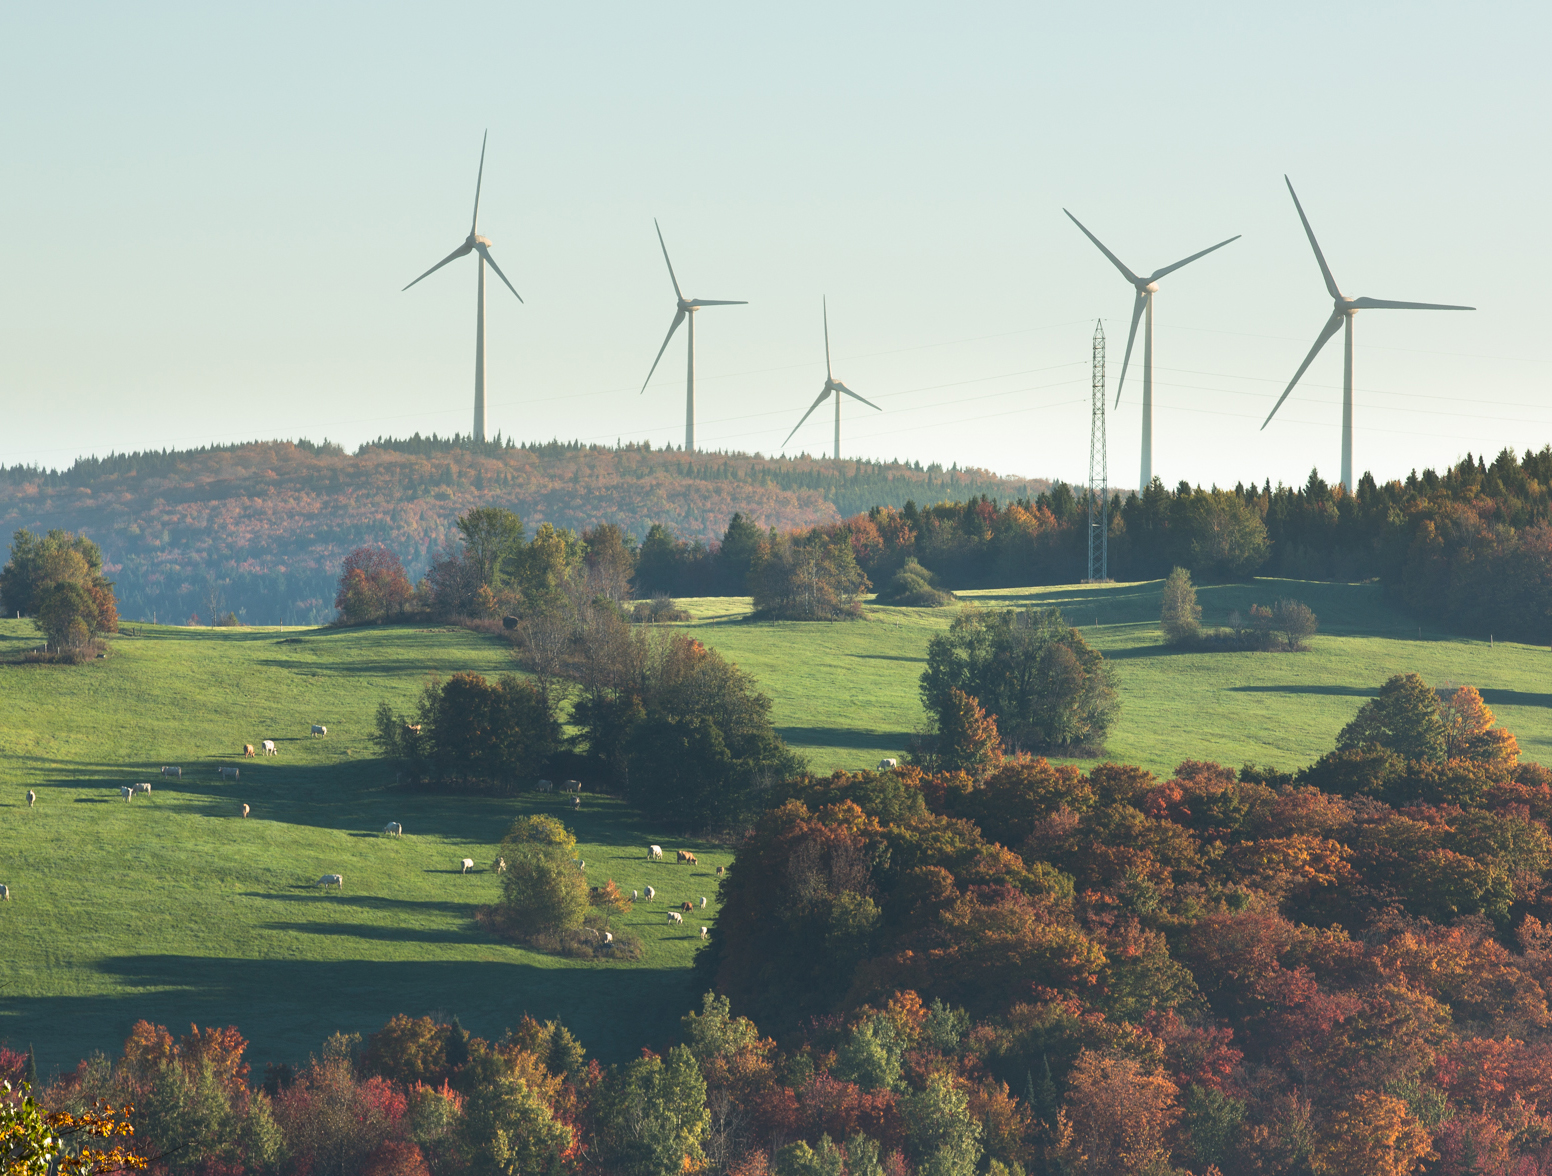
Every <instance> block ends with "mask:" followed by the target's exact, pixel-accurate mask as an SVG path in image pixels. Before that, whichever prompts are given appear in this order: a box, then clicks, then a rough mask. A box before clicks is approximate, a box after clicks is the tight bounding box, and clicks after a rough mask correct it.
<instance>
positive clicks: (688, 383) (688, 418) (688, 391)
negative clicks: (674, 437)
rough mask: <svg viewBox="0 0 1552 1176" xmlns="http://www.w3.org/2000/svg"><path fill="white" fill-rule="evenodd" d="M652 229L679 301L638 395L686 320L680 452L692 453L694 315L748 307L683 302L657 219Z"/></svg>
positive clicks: (735, 302) (711, 300)
mask: <svg viewBox="0 0 1552 1176" xmlns="http://www.w3.org/2000/svg"><path fill="white" fill-rule="evenodd" d="M652 227H653V228H655V229H657V243H658V244H659V245H661V246H662V248H663V260H664V261H667V262H668V280H669V281H671V282H672V283H673V284H674V297H675V298H677V299H678V300H679V305H678V306H677V307H676V308H675V309H674V321H673V322H671V323H670V324H669V325H668V334H667V335H666V336H664V338H663V345H662V346H661V347H659V348H658V349H657V359H654V360H653V361H652V371H649V372H648V373H647V378H646V379H645V380H643V381H642V382H641V391H642V392H645V391H646V390H647V385H648V384H650V383H651V382H652V372H655V371H657V365H658V360H660V359H662V358H663V352H665V351H667V350H668V341H669V340H670V339H672V338H673V337H674V332H675V331H677V330H678V329H679V324H680V323H682V322H684V320H685V319H689V320H690V362H689V367H688V369H687V370H686V373H685V378H684V451H685V452H686V453H693V452H694V451H695V312H696V311H697V310H699V309H700V308H701V307H703V306H748V305H749V303H748V302H745V301H743V300H741V299H735V300H733V301H729V300H727V299H721V298H686V297H685V296H684V292H683V291H682V290H680V289H679V279H678V278H676V277H674V263H673V262H671V261H668V246H667V245H663V230H662V228H661V227H660V226H659V225H658V223H657V217H653V218H652Z"/></svg>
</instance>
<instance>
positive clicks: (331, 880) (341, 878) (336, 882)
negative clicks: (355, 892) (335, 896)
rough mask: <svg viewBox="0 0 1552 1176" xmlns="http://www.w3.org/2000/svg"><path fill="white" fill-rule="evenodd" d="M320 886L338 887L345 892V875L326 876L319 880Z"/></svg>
mask: <svg viewBox="0 0 1552 1176" xmlns="http://www.w3.org/2000/svg"><path fill="white" fill-rule="evenodd" d="M318 885H319V886H338V887H339V888H340V889H341V890H344V889H345V875H344V874H325V875H324V876H323V877H322V878H319V879H318Z"/></svg>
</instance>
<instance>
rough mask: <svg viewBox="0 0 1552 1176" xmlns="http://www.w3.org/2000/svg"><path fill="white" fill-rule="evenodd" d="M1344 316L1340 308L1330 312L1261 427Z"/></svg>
mask: <svg viewBox="0 0 1552 1176" xmlns="http://www.w3.org/2000/svg"><path fill="white" fill-rule="evenodd" d="M1346 317H1347V316H1346V315H1344V314H1343V313H1342V312H1341V311H1340V310H1334V311H1332V312H1331V317H1330V318H1328V319H1327V320H1326V325H1325V326H1324V327H1322V328H1321V329H1320V338H1318V339H1316V340H1315V346H1313V347H1311V348H1310V352H1309V354H1308V355H1306V356H1305V357H1304V362H1303V363H1301V364H1300V365H1299V370H1298V371H1296V372H1294V373H1293V379H1291V380H1289V381H1288V386H1287V387H1286V388H1284V389H1283V394H1282V395H1281V396H1279V397H1278V398H1277V403H1276V404H1274V405H1272V411H1271V412H1269V413H1267V414H1266V420H1264V421H1262V422H1261V427H1262V428H1263V429H1264V428H1266V427H1267V426H1268V425H1269V424H1271V423H1272V418H1273V417H1274V416H1276V415H1277V410H1278V409H1279V408H1281V407H1282V406H1283V401H1284V400H1287V399H1288V393H1290V392H1292V391H1293V386H1294V385H1295V384H1297V383H1298V382H1299V377H1300V376H1302V375H1303V374H1304V370H1305V369H1306V368H1307V367H1309V365H1310V364H1312V363H1314V362H1315V357H1316V356H1317V355H1319V354H1320V349H1321V348H1322V347H1324V346H1325V345H1326V343H1327V341H1329V340H1330V338H1331V336H1332V335H1335V334H1336V333H1337V332H1338V331H1340V330H1341V329H1342V320H1343V319H1344V318H1346Z"/></svg>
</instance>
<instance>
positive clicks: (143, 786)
mask: <svg viewBox="0 0 1552 1176" xmlns="http://www.w3.org/2000/svg"><path fill="white" fill-rule="evenodd" d="M312 733H313V735H315V736H324V735H327V734H328V733H329V729H328V728H327V727H325V726H324V725H323V724H321V723H314V724H313V729H312ZM259 746H260V748H261V749H262V750H263V753H264V754H265V755H278V754H279V752H278V750H277V749H276V747H275V741H274V740H273V739H265V740H261V741H260V744H259ZM254 754H255V751H254V745H253V744H251V743H245V744H243V757H244V758H248V757H251V756H253V755H254ZM894 766H895V761H893V760H885V761H884V762H883V763H881V764H879V767H880V768H885V767H891V768H892V767H894ZM216 770H217V772H219V773H220V776H221V778H222V779H223V780H236V779H238V777H239V774H240V773H239V771H238V769H237V768H235V767H229V766H220V767H218V768H217V769H216ZM161 774H162V776H163V777H170V778H172V779H178V780H181V779H182V778H183V769H182V768H181V767H172V766H164V767H163V768H162V770H161ZM560 787H561V791H563V792H567V793H570V794H571V807H572V808H573V809H575V808H578V807H580V805H581V803H582V799H581V796H580V793H581V791H582V784H581V782H580V781H578V780H566V781H563V782H562V783H561V786H560ZM554 790H555V784H554V782H553V781H550V780H540V781H539V791H540V792H553V791H554ZM150 794H151V785H150V783H149V782H140V783H136V784H121V785H119V795H120V796H121V797H122V798H123V799H124V801H125V802H126V803H127V802H129V801H130V800H133V799H134V797H136V796H137V795H144V796H149V795H150ZM37 802H38V794H37V793H36V792H34V791H33V790H32V789H30V788H29V789H28V790H27V807H28V808H32V807H34V806H35V805H36V804H37ZM240 808H241V812H242V816H243V819H245V820H246V819H247V817H248V814H249V813H250V812H251V811H252V810H251V809H250V808H249V807H248V805H247V804H242V805H241V806H240ZM403 833H404V826H403V825H402V824H400V823H399V822H398V821H389V822H388V823H387V824H386V825H384V826H383V834H384V835H385V836H389V837H400V836H402V835H403ZM675 855H676V856H675V860H676V861H677V862H678V863H679V864H681V865H691V866H694V865H699V864H700V863H699V860H698V859H697V858H696V856H695V855H694V854H693V853H691V852H689V851H688V850H684V849H681V850H676V851H675ZM647 859H648V860H649V861H654V862H659V861H662V860H663V847H662V846H661V845H649V846H647ZM506 868H507V863H506V860H505V859H504V858H499V857H498V858H497V859H496V860H495V861H494V862H492V863H491V871H492V872H493V873H497V874H504V873H505V872H506ZM586 868H587V863H586V862H585V861H578V862H577V869H578V870H585V869H586ZM473 869H474V859H473V858H461V859H459V862H458V872H459V873H460V874H467V873H469V872H470V871H471V870H473ZM724 869H725V867H723V866H718V867H717V877H719V878H720V877H722V876H723V871H724ZM317 885H318V886H324V887H327V886H332V887H334V888H335V889H337V890H339V891H341V892H343V891H344V889H345V876H344V875H343V874H324V875H322V876H320V877H319V879H318V882H317ZM594 889H596V887H595V888H594ZM656 897H657V891H656V890H654V889H653V888H652V887H651V886H648V887H646V901H648V902H651V901H653V900H654V899H655V898H656ZM10 898H11V889H10V887H9V886H7V885H5V884H3V883H0V902H8V901H10ZM631 899H632V900H633V901H640V899H641V895H640V894H638V893H637V892H636V891H634V890H632V891H631ZM695 909H696V906H695V904H694V903H692V902H688V901H686V902H684V903H681V904H680V909H679V910H671V911H669V912H668V921H669V922H670V923H671V924H677V925H683V923H684V916H685V915H686V914H689V913H690V912H692V911H694V910H695ZM699 909H701V910H705V909H706V898H705V896H704V895H702V896H701V900H700V908H699ZM700 931H701V938H702V939H705V938H706V937H707V936H708V934H709V928H706V927H702V928H701V929H700ZM602 942H603V943H604V944H605V945H606V946H608V945H612V944H613V942H614V936H613V935H612V934H610V933H609V932H607V931H605V932H603V933H602Z"/></svg>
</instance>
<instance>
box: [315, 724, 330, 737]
mask: <svg viewBox="0 0 1552 1176" xmlns="http://www.w3.org/2000/svg"><path fill="white" fill-rule="evenodd" d="M328 733H329V729H328V728H327V727H325V726H324V725H323V724H322V723H314V724H313V734H314V735H327V734H328Z"/></svg>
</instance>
